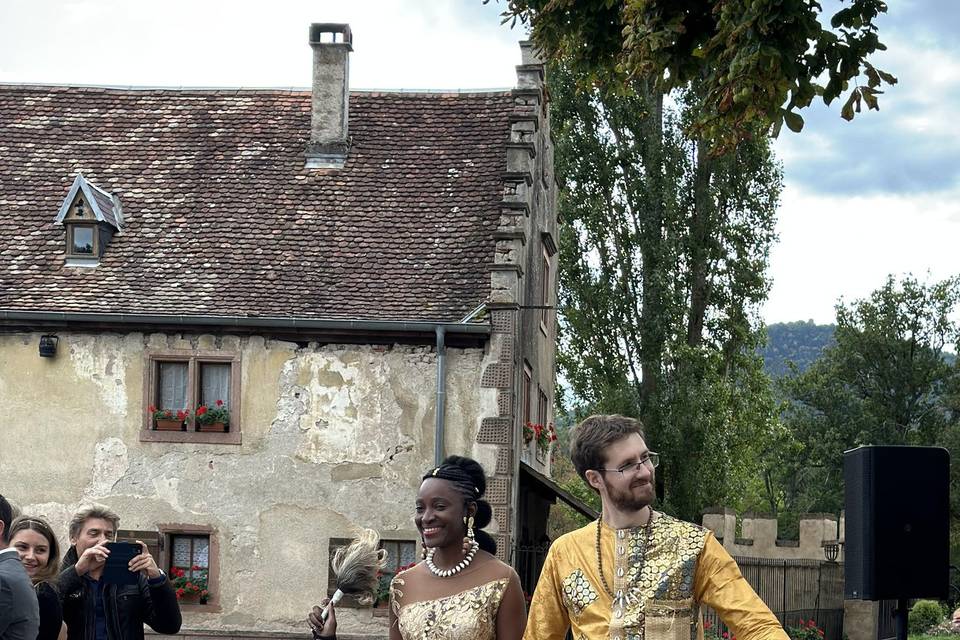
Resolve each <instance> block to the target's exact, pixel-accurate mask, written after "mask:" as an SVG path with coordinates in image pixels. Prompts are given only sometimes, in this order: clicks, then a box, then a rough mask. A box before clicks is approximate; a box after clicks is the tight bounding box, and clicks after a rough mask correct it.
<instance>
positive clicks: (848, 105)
mask: <svg viewBox="0 0 960 640" xmlns="http://www.w3.org/2000/svg"><path fill="white" fill-rule="evenodd" d="M856 99H857V94H856V92H854V93H851V94H850V97H849V98H847V101H846V102H845V103H844V105H843V109H841V110H840V117H841V118H843V119H844V120H846V121H847V122H849V121H850V120H853V103H854V101H855V100H856Z"/></svg>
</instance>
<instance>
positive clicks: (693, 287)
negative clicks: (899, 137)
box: [548, 62, 781, 519]
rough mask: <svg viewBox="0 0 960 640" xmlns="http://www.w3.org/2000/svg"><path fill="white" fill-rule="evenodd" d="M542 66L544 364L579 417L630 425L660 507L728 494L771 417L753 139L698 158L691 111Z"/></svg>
mask: <svg viewBox="0 0 960 640" xmlns="http://www.w3.org/2000/svg"><path fill="white" fill-rule="evenodd" d="M584 73H585V72H584V71H583V69H582V68H581V67H579V66H578V65H577V64H575V63H573V64H569V65H568V64H564V63H563V62H561V63H554V64H552V65H550V68H549V70H548V77H549V78H550V87H551V96H552V100H553V101H552V106H551V108H552V111H551V117H552V127H553V134H554V138H555V141H556V149H555V154H556V169H557V175H558V177H559V178H560V180H561V184H562V189H561V196H560V219H561V220H562V224H561V228H560V236H561V242H560V247H561V250H560V299H559V306H560V313H561V316H562V323H561V324H562V336H561V345H560V352H559V356H558V361H559V364H560V367H561V370H562V372H563V374H564V377H565V378H566V380H567V381H568V382H569V385H570V388H571V390H572V392H573V395H574V402H575V404H576V405H577V408H578V409H580V410H581V412H583V411H603V412H623V413H629V414H633V415H640V416H642V418H643V420H644V422H645V424H646V426H647V431H648V439H649V440H650V442H651V444H652V445H653V446H656V447H658V448H659V449H660V450H661V451H660V452H661V453H662V454H663V458H662V460H663V462H662V466H661V469H660V473H659V475H658V478H659V481H660V482H663V484H662V486H661V487H660V492H661V494H662V495H663V496H664V498H665V499H666V501H667V502H666V505H667V507H668V508H669V509H670V510H672V511H673V512H674V513H677V514H678V515H681V516H682V517H686V518H691V519H696V518H698V517H699V512H700V510H701V509H702V508H703V507H704V506H707V505H710V504H715V503H718V502H722V501H726V499H727V498H729V497H730V496H736V495H738V494H740V493H741V492H742V490H743V489H742V487H743V483H742V482H741V480H742V478H743V474H742V473H741V472H742V471H743V469H744V466H745V465H746V464H747V462H746V461H747V460H749V459H750V455H751V454H750V451H751V450H752V449H753V448H754V447H757V446H761V445H762V443H763V442H764V441H765V438H766V434H767V433H768V432H769V431H770V425H771V423H772V421H773V415H774V404H773V401H772V399H771V397H770V393H769V389H768V388H767V380H766V378H765V377H764V376H763V374H762V369H761V366H762V365H761V362H760V359H759V358H758V357H757V356H756V354H755V348H756V346H757V344H758V340H759V336H760V333H759V330H758V327H759V322H758V317H757V310H758V305H759V304H760V302H761V301H762V300H763V299H764V298H765V296H766V292H767V287H768V283H767V280H766V278H765V272H766V268H767V260H768V251H769V247H770V244H771V242H772V241H773V239H774V230H773V228H774V214H775V211H776V205H777V202H778V198H779V193H780V188H781V173H780V169H779V167H778V166H777V164H776V163H775V162H774V161H773V158H772V154H771V151H770V149H769V143H768V141H767V140H766V139H765V138H759V139H754V140H752V141H748V142H744V143H742V144H740V145H738V146H737V147H736V148H735V149H734V150H732V151H731V152H730V153H729V154H726V155H723V156H711V155H709V154H708V153H707V150H706V145H704V144H698V142H697V141H696V140H694V139H691V138H689V137H688V136H687V135H686V134H685V131H686V130H687V127H686V126H685V125H686V124H688V121H689V118H690V117H691V114H692V112H693V109H692V106H691V105H692V104H694V102H695V100H696V97H695V96H694V95H692V94H686V95H682V96H680V98H679V102H678V103H677V104H676V105H675V106H669V105H668V106H666V107H665V106H664V101H663V96H662V94H660V93H659V92H658V91H657V90H656V89H655V88H654V87H653V86H652V85H650V84H648V83H645V82H643V81H639V80H637V81H632V82H631V85H630V86H631V89H632V90H631V91H625V92H624V91H618V90H611V89H609V88H604V87H601V86H596V85H591V84H590V83H586V82H583V81H582V80H583V77H584V76H583V74H584Z"/></svg>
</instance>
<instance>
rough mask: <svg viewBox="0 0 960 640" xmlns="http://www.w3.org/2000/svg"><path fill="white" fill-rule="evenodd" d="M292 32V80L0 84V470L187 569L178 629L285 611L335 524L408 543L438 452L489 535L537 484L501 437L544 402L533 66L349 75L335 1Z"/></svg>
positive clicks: (509, 520) (544, 134)
mask: <svg viewBox="0 0 960 640" xmlns="http://www.w3.org/2000/svg"><path fill="white" fill-rule="evenodd" d="M310 45H311V47H312V50H313V69H314V72H313V86H312V90H304V91H294V90H261V89H251V90H247V89H156V88H151V89H147V88H144V89H137V88H111V87H81V86H29V85H10V84H7V85H0V208H2V211H3V215H2V217H0V256H2V260H0V434H2V445H0V469H2V474H0V491H2V492H3V493H4V494H5V495H7V496H9V497H11V498H12V499H13V500H14V501H16V502H17V503H19V504H20V505H21V506H22V507H23V509H24V510H25V511H26V512H28V513H33V514H37V515H42V516H45V517H47V518H49V519H50V520H51V522H52V524H53V525H54V526H55V527H56V528H58V529H59V530H60V531H63V533H64V541H65V534H66V523H67V520H68V518H69V516H70V514H71V513H73V512H74V511H75V510H76V509H77V508H78V507H80V506H83V505H89V504H101V505H106V506H108V507H110V508H112V509H114V510H115V511H117V512H118V513H119V514H120V515H121V518H122V519H121V528H122V529H123V530H124V535H125V536H128V537H139V538H142V539H145V540H147V541H148V542H149V543H150V544H151V548H152V550H153V552H154V553H155V554H156V555H157V557H158V560H159V561H160V563H161V564H162V565H163V566H164V567H165V568H167V569H170V568H177V567H182V568H185V569H186V570H187V571H188V572H189V571H191V567H193V566H199V567H202V570H203V571H204V572H208V574H209V575H208V580H209V591H210V597H209V600H208V601H207V602H206V603H199V602H196V603H188V604H185V607H184V609H185V612H186V615H185V628H186V629H187V630H186V631H185V633H186V634H187V635H191V634H192V635H197V636H202V635H216V634H221V635H222V634H224V633H229V634H230V635H234V636H244V635H253V636H256V635H264V634H266V635H270V634H276V633H281V634H282V633H298V634H302V633H303V630H304V626H303V622H302V621H303V619H304V616H305V615H306V612H307V610H308V609H309V606H310V605H312V604H314V603H315V602H316V601H317V600H318V599H319V598H320V597H322V595H323V593H324V592H325V590H326V589H327V588H328V574H327V573H328V556H329V553H330V550H331V549H332V548H333V547H334V546H335V545H336V544H338V541H339V540H341V539H343V538H345V537H347V536H348V535H349V533H350V531H351V528H352V527H354V526H368V527H373V528H375V529H377V530H379V531H380V533H381V535H382V537H383V538H384V539H385V540H386V541H387V542H386V543H385V544H386V546H387V547H388V548H389V549H390V550H391V551H392V552H393V554H392V558H393V559H392V562H393V563H394V565H393V566H396V565H398V564H404V563H406V562H409V561H411V560H413V558H414V557H415V554H416V553H417V550H418V547H417V541H418V535H417V532H416V530H415V527H414V525H413V521H412V515H413V502H414V497H415V495H416V490H417V487H418V485H419V479H420V477H421V475H422V474H423V473H424V471H425V470H427V469H429V468H430V467H432V466H433V464H434V462H435V461H436V460H437V459H438V458H439V457H441V456H443V455H445V454H449V453H462V454H467V455H471V456H473V457H475V458H477V459H479V460H480V461H481V462H482V463H483V464H484V466H485V467H486V469H487V470H488V473H489V475H490V478H489V489H488V496H487V497H488V499H489V501H490V502H491V503H492V505H493V507H494V511H495V522H494V523H493V525H492V530H493V532H495V533H496V536H495V537H496V539H497V541H498V544H499V554H500V555H501V556H502V557H503V558H504V559H505V560H508V561H515V560H516V555H517V554H516V550H517V549H518V547H519V546H520V545H521V543H523V542H524V540H523V539H524V538H525V537H526V538H532V537H536V536H537V535H538V534H539V532H541V531H542V522H541V521H542V519H543V517H544V514H545V511H544V505H545V504H547V503H548V502H549V501H550V500H552V494H551V491H552V487H551V485H550V481H549V477H548V476H549V469H548V468H547V465H548V462H547V461H548V459H549V457H548V456H542V455H537V450H536V447H535V445H534V444H533V443H531V444H525V443H524V442H523V438H522V424H523V423H524V422H526V421H528V420H529V421H532V422H542V423H547V422H550V421H551V420H552V416H551V408H552V406H553V388H554V364H555V362H554V360H555V353H554V344H555V334H556V320H555V314H554V305H555V295H556V294H555V290H556V287H555V283H556V262H557V258H556V251H557V246H556V245H557V235H556V209H555V201H556V185H555V181H554V176H553V173H552V148H551V142H550V133H549V121H548V118H547V103H546V94H545V91H544V85H543V79H544V77H543V74H544V72H543V67H542V66H541V65H540V64H538V63H537V62H536V61H535V59H534V58H533V57H532V54H531V51H530V49H529V47H527V46H522V47H521V48H522V50H523V58H522V62H523V63H522V64H521V65H519V66H518V67H517V75H518V82H517V87H516V88H515V89H512V90H505V91H483V92H462V93H404V92H362V91H350V90H349V87H348V85H349V80H348V59H349V53H350V51H351V50H352V37H351V34H350V30H349V27H347V26H346V25H329V24H318V25H313V26H312V27H311V31H310ZM305 62H306V61H305ZM218 401H220V402H218ZM220 403H222V404H223V407H224V408H225V412H226V414H227V416H226V420H225V421H221V422H226V426H225V427H222V429H225V430H220V431H213V432H211V431H207V430H206V429H208V428H217V427H216V426H213V427H211V425H204V424H202V423H203V422H204V419H203V418H200V419H198V417H199V416H197V415H195V412H196V410H197V408H198V407H200V406H201V405H202V406H205V407H215V406H217V405H219V404H220ZM151 406H155V407H157V408H161V409H162V408H171V409H185V410H189V411H190V412H191V415H190V416H189V417H188V418H187V419H186V420H185V421H183V422H182V424H181V423H180V422H179V421H178V422H175V428H177V429H180V430H173V431H169V430H158V422H157V421H156V420H155V419H154V415H153V414H152V413H151V412H150V411H149V407H151ZM375 613H376V612H375V611H371V610H370V609H361V608H357V609H353V610H350V609H345V610H344V611H343V612H342V613H341V616H340V618H341V625H342V628H343V630H344V631H346V632H347V633H346V635H347V636H349V635H350V632H354V633H360V632H364V633H367V632H374V633H378V632H381V631H382V629H383V619H382V618H378V617H377V615H375Z"/></svg>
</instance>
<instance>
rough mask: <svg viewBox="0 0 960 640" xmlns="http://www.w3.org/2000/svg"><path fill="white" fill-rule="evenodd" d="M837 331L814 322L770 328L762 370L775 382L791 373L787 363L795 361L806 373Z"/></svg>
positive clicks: (801, 322)
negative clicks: (834, 331)
mask: <svg viewBox="0 0 960 640" xmlns="http://www.w3.org/2000/svg"><path fill="white" fill-rule="evenodd" d="M834 328H835V327H834V325H832V324H815V323H814V322H813V321H812V320H807V321H806V322H803V321H798V322H778V323H776V324H771V325H767V346H766V347H764V348H763V349H761V350H760V355H761V356H763V368H764V369H765V370H766V372H767V374H768V375H770V377H771V378H774V379H776V378H779V377H781V376H783V375H785V374H787V373H789V372H790V370H789V368H788V367H787V362H788V361H793V362H794V363H795V364H796V365H797V367H799V368H800V370H801V371H804V370H806V368H807V367H809V366H810V365H811V364H812V363H813V361H814V360H816V359H817V358H819V357H820V354H821V353H823V349H824V348H825V347H826V346H828V345H829V344H831V343H832V342H833V330H834Z"/></svg>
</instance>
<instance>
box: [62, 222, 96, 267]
mask: <svg viewBox="0 0 960 640" xmlns="http://www.w3.org/2000/svg"><path fill="white" fill-rule="evenodd" d="M65 225H66V227H67V233H66V236H67V247H66V256H67V257H68V258H99V257H100V246H99V245H100V228H99V227H98V226H97V224H96V223H95V222H67V223H65ZM77 227H89V228H90V229H91V230H92V231H93V251H92V252H91V253H74V251H73V232H74V230H75V229H77Z"/></svg>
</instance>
